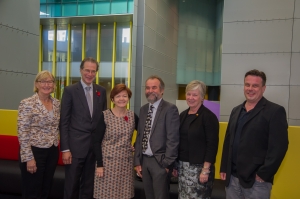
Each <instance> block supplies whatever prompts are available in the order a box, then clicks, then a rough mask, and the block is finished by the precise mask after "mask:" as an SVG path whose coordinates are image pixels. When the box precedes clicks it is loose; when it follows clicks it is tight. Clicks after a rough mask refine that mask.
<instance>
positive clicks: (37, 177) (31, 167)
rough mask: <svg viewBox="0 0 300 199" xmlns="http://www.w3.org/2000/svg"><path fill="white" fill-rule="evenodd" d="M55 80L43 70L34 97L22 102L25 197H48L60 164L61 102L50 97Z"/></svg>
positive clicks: (20, 130) (20, 120)
mask: <svg viewBox="0 0 300 199" xmlns="http://www.w3.org/2000/svg"><path fill="white" fill-rule="evenodd" d="M54 89H55V79H54V77H53V75H52V74H51V73H50V72H49V71H46V70H45V71H41V72H39V73H38V74H37V76H36V78H35V81H34V92H35V94H34V95H33V96H31V97H29V98H26V99H24V100H22V101H21V103H20V106H19V109H18V111H19V113H18V138H19V143H20V169H21V175H22V198H26V199H28V198H48V197H49V193H50V189H51V184H52V179H53V175H54V172H55V168H56V165H57V161H58V154H59V151H58V147H57V146H58V142H59V137H58V135H59V129H58V125H59V119H60V114H59V111H60V110H59V109H60V103H59V101H58V100H57V99H55V98H53V97H52V96H51V93H53V92H54Z"/></svg>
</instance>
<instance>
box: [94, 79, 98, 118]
mask: <svg viewBox="0 0 300 199" xmlns="http://www.w3.org/2000/svg"><path fill="white" fill-rule="evenodd" d="M96 91H97V88H96V85H95V84H93V93H92V95H93V118H94V116H95V114H96V113H97V108H98V104H99V103H98V100H99V96H97V93H96Z"/></svg>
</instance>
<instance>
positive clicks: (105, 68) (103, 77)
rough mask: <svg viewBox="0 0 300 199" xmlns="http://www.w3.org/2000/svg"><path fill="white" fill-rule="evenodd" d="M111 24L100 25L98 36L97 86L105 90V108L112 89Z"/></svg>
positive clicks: (112, 28) (108, 105)
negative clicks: (99, 44)
mask: <svg viewBox="0 0 300 199" xmlns="http://www.w3.org/2000/svg"><path fill="white" fill-rule="evenodd" d="M113 33H114V26H113V24H102V25H101V35H100V41H101V42H100V43H101V47H100V66H99V84H100V85H101V86H103V87H104V88H105V89H106V96H107V107H110V99H109V95H110V91H111V89H112V85H111V84H112V82H111V79H112V73H111V70H112V50H113V35H114V34H113Z"/></svg>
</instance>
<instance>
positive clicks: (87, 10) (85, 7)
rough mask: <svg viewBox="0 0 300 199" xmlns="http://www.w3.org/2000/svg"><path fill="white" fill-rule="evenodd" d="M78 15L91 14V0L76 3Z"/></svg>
mask: <svg viewBox="0 0 300 199" xmlns="http://www.w3.org/2000/svg"><path fill="white" fill-rule="evenodd" d="M78 15H80V16H86V15H93V2H86V3H78Z"/></svg>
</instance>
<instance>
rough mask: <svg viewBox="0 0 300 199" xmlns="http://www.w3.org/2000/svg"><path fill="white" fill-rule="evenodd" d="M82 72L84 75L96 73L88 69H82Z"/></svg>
mask: <svg viewBox="0 0 300 199" xmlns="http://www.w3.org/2000/svg"><path fill="white" fill-rule="evenodd" d="M83 71H84V72H85V73H92V75H95V74H96V72H97V71H95V70H89V69H83Z"/></svg>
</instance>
